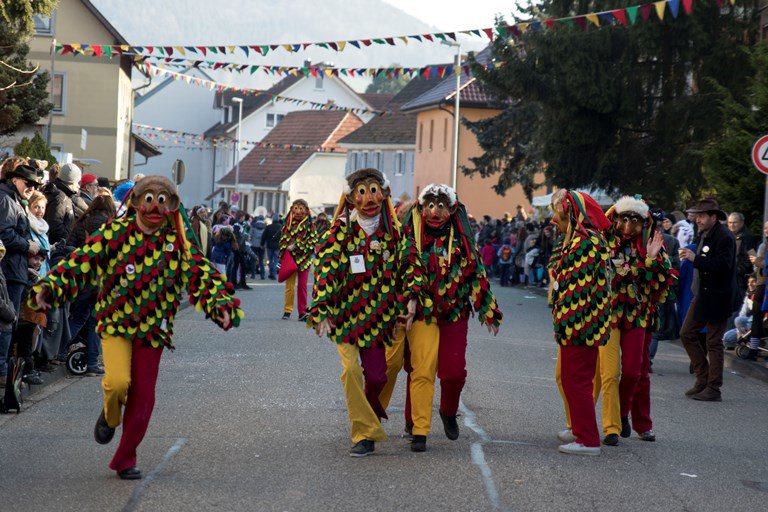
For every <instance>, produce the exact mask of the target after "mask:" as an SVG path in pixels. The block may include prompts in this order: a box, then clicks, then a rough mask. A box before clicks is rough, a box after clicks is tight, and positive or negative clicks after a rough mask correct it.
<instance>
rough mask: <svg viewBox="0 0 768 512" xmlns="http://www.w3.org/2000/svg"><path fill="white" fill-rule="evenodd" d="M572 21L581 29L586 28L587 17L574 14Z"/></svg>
mask: <svg viewBox="0 0 768 512" xmlns="http://www.w3.org/2000/svg"><path fill="white" fill-rule="evenodd" d="M573 23H574V24H575V25H576V26H577V27H579V28H580V29H581V30H587V18H586V17H585V16H576V17H575V18H573Z"/></svg>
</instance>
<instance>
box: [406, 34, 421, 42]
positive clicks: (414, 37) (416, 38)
mask: <svg viewBox="0 0 768 512" xmlns="http://www.w3.org/2000/svg"><path fill="white" fill-rule="evenodd" d="M408 37H410V38H413V39H415V40H417V41H418V42H421V36H419V35H415V36H408Z"/></svg>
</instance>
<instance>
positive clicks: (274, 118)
mask: <svg viewBox="0 0 768 512" xmlns="http://www.w3.org/2000/svg"><path fill="white" fill-rule="evenodd" d="M284 117H285V114H267V128H272V127H273V126H277V125H278V123H279V122H280V121H282V120H283V118H284Z"/></svg>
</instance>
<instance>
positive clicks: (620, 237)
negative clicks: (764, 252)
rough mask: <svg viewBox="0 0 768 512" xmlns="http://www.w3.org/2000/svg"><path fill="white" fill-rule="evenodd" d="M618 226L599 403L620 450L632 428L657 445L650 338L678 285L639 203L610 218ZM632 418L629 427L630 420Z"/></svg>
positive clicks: (628, 202) (622, 203) (622, 205)
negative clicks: (610, 325)
mask: <svg viewBox="0 0 768 512" xmlns="http://www.w3.org/2000/svg"><path fill="white" fill-rule="evenodd" d="M606 216H607V217H608V220H610V221H611V222H612V224H613V227H612V231H611V232H610V233H609V235H608V237H609V239H610V242H611V246H612V254H611V262H612V266H613V278H612V280H611V290H612V292H613V301H612V303H611V311H612V313H613V318H612V323H613V328H612V330H611V337H610V339H609V340H608V343H607V344H606V345H605V346H603V347H600V357H599V360H598V370H597V372H596V374H595V386H594V399H595V402H597V399H598V397H599V395H600V393H601V391H602V395H603V402H602V412H603V434H604V435H605V438H604V439H603V443H605V444H607V445H609V446H616V445H617V444H618V443H619V435H621V437H629V436H630V434H631V431H632V428H634V430H635V431H636V432H637V433H638V435H639V436H640V439H642V440H644V441H654V440H655V439H656V437H655V435H654V433H653V422H652V421H651V397H650V389H651V381H650V377H649V370H650V367H651V362H650V361H651V360H650V346H651V333H652V327H653V326H654V319H655V318H656V312H657V305H658V304H659V303H663V302H664V301H666V298H667V294H668V292H669V290H670V286H671V284H672V283H673V281H674V275H673V271H672V265H671V263H670V261H669V258H668V257H667V254H666V252H665V251H664V242H663V239H662V237H661V234H660V233H658V232H656V233H655V234H654V235H653V236H650V235H649V232H650V228H651V225H652V219H651V216H650V213H649V209H648V205H647V204H646V203H645V202H644V201H643V200H642V199H640V198H637V197H630V196H624V197H622V198H621V199H619V201H618V202H616V204H615V205H613V206H612V207H611V208H610V209H609V210H608V212H607V213H606ZM630 415H631V416H632V424H631V426H630V423H629V416H630Z"/></svg>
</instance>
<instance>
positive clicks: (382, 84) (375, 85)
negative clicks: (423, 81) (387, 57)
mask: <svg viewBox="0 0 768 512" xmlns="http://www.w3.org/2000/svg"><path fill="white" fill-rule="evenodd" d="M391 67H400V64H392V66H391ZM408 82H410V79H409V78H408V77H405V76H402V75H401V76H399V77H398V78H388V77H387V76H386V74H379V75H376V76H375V77H373V81H372V82H371V83H370V84H368V87H367V88H366V89H365V92H366V94H371V93H392V94H397V93H398V92H400V90H401V89H402V88H403V87H405V86H406V84H407V83H408Z"/></svg>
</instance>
